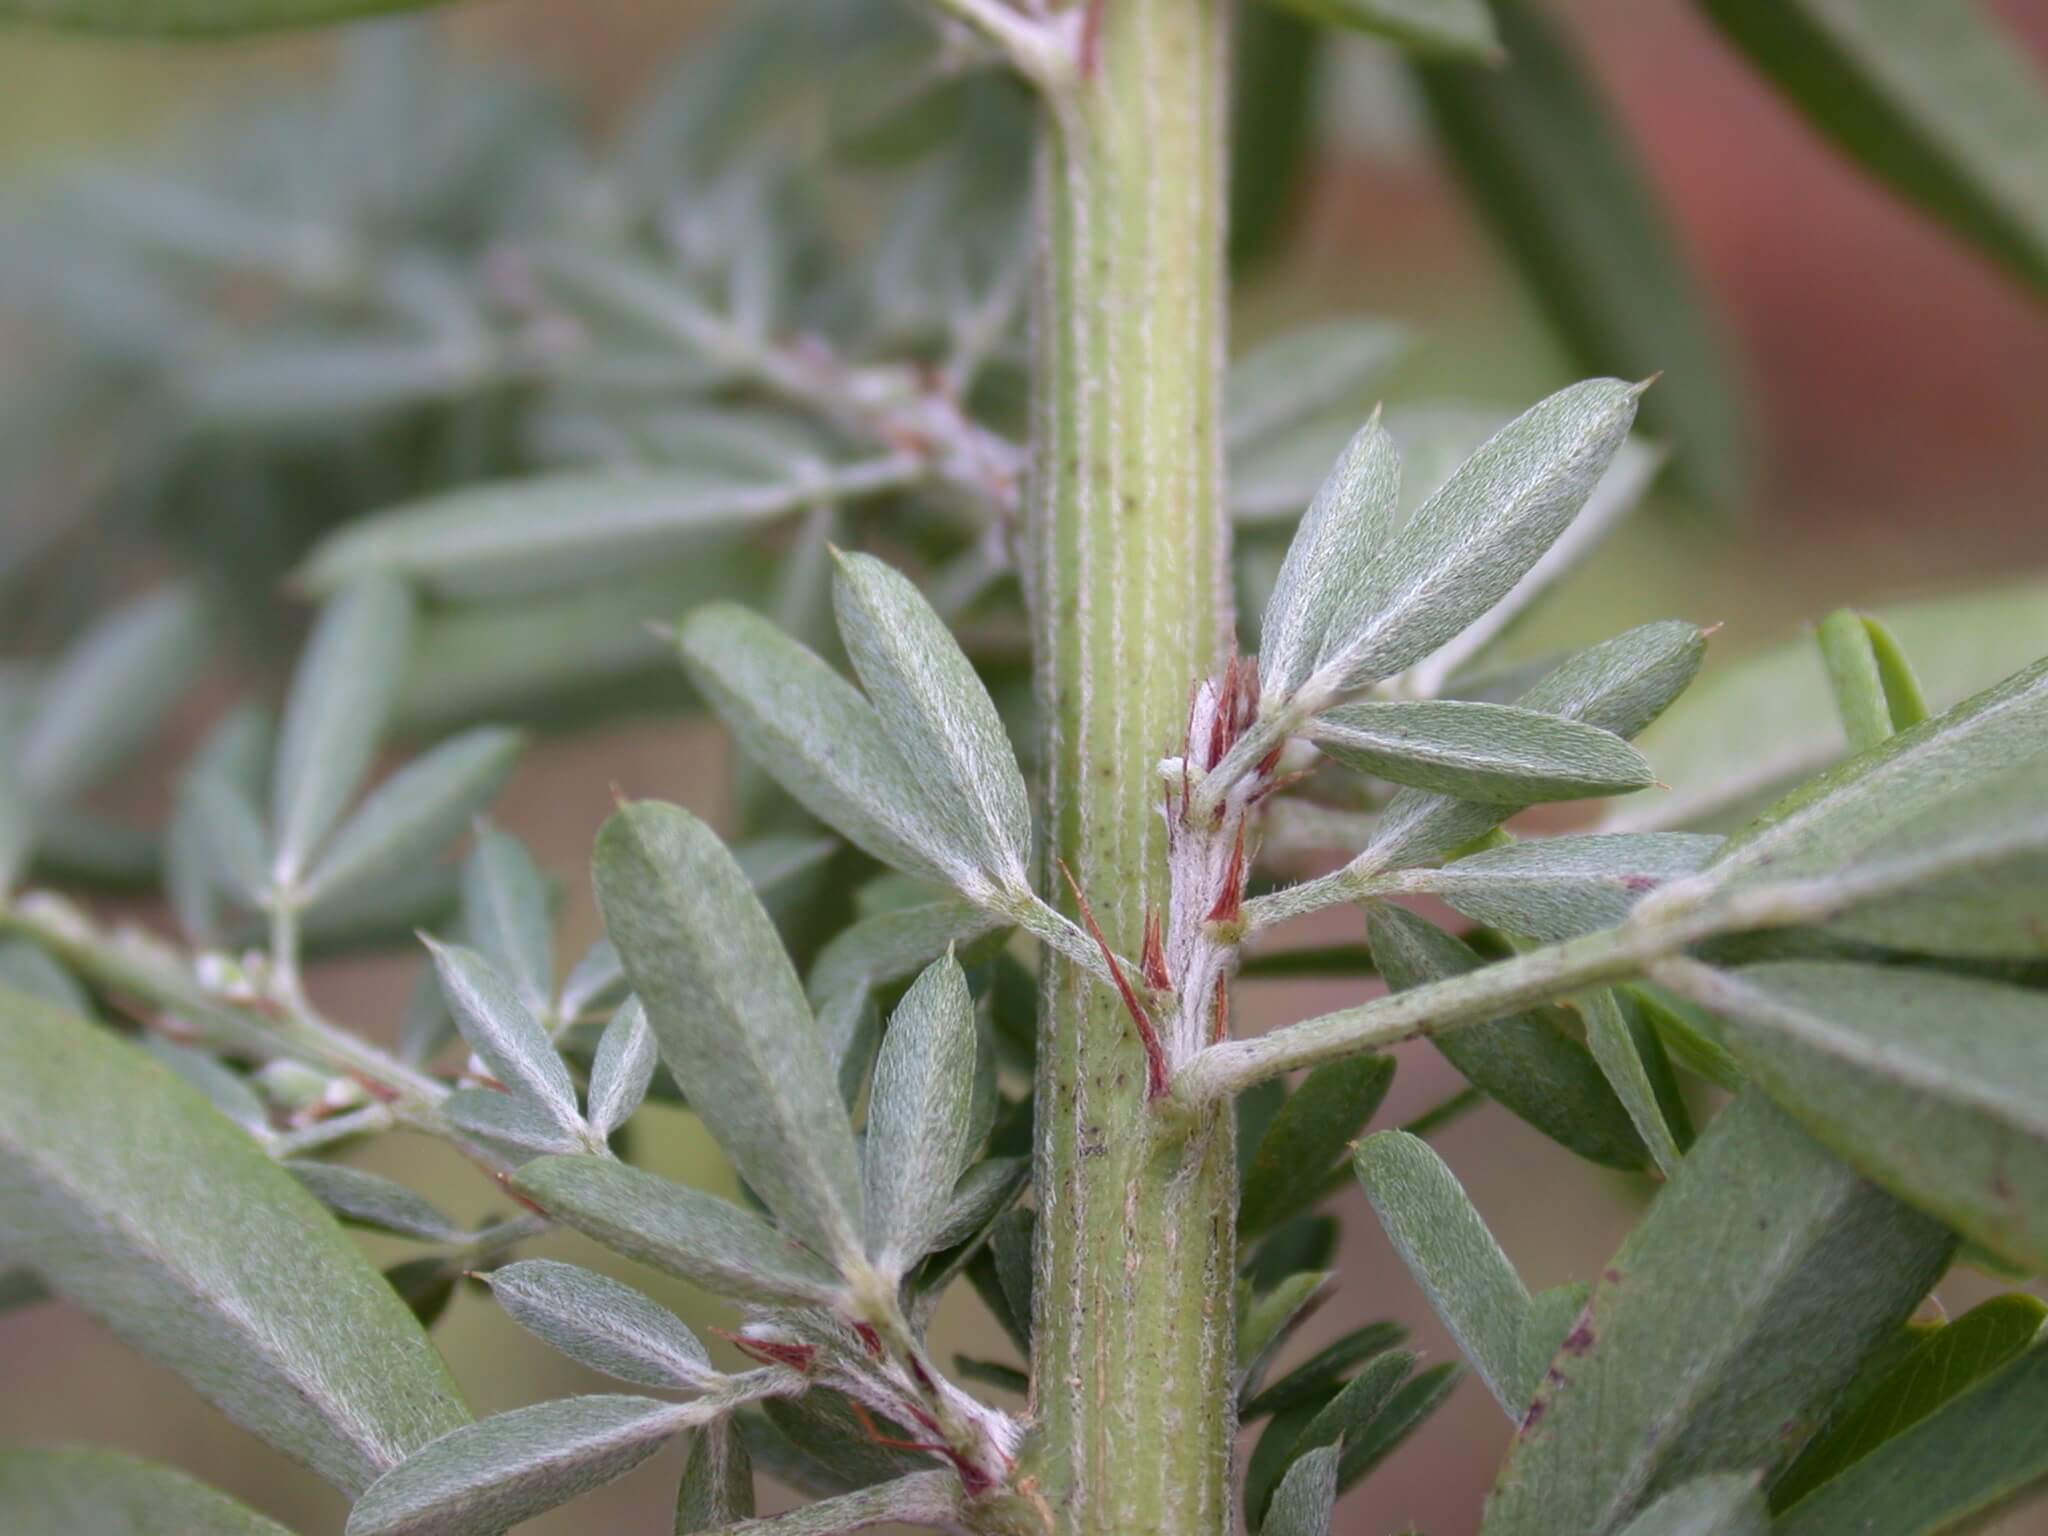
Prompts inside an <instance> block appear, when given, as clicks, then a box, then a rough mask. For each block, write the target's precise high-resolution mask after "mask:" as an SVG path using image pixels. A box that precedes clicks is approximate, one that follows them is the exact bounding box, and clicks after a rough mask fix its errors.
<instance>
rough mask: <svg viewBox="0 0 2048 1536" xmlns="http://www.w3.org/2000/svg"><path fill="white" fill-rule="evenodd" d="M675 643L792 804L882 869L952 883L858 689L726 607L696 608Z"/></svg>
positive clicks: (913, 782)
mask: <svg viewBox="0 0 2048 1536" xmlns="http://www.w3.org/2000/svg"><path fill="white" fill-rule="evenodd" d="M677 641H678V644H679V645H680V647H681V650H682V657H683V664H684V666H685V667H686V668H687V669H688V670H689V674H690V680H691V681H692V682H693V683H695V684H696V686H697V689H698V691H699V692H701V693H702V694H703V695H704V696H705V697H706V698H707V699H709V700H710V701H711V702H712V704H713V705H714V706H715V707H716V708H717V710H718V713H719V715H720V717H721V718H722V719H723V720H724V721H725V723H726V724H727V726H729V727H730V728H731V729H732V733H733V734H734V735H735V736H736V737H738V738H739V743H740V745H741V746H742V747H744V748H745V749H746V751H747V755H748V756H749V757H751V758H752V759H753V760H754V762H756V763H757V764H759V765H760V767H761V768H762V769H764V770H765V771H766V772H767V773H768V774H770V775H771V776H772V777H773V778H774V780H775V782H776V783H778V784H780V785H781V786H782V787H783V788H784V789H785V790H787V791H788V792H789V793H790V795H791V797H792V798H794V799H795V800H796V801H797V803H798V804H800V805H802V806H803V807H804V808H805V809H806V810H808V811H809V812H810V813H811V814H812V815H814V816H816V817H817V818H818V819H819V820H821V821H824V822H826V823H828V824H829V825H831V826H833V827H835V828H837V829H838V830H839V831H840V832H842V833H844V834H845V836H846V837H847V839H848V840H849V841H850V842H852V843H853V844H855V845H856V846H857V847H859V848H860V849H862V850H863V851H864V852H866V853H869V854H872V855H873V856H874V857H875V858H877V859H879V860H881V861H882V862H883V863H884V864H889V865H892V866H894V867H895V868H897V869H903V870H908V871H910V872H911V873H913V874H920V875H924V876H927V877H928V878H931V879H934V880H938V881H942V882H945V883H949V884H950V883H951V882H952V879H953V874H952V871H953V869H954V868H955V866H954V865H953V864H952V863H951V862H950V861H949V858H948V856H947V855H946V854H945V853H944V852H942V851H940V849H939V848H938V846H937V843H936V840H935V836H934V832H933V828H934V825H935V821H936V812H934V811H933V810H932V808H931V805H930V803H929V799H928V797H927V795H926V793H925V790H924V787H923V786H922V785H921V784H920V783H919V782H918V781H917V779H916V777H915V776H914V775H913V774H912V773H911V771H910V769H909V768H907V767H906V766H905V765H904V762H903V759H902V757H901V756H900V755H899V754H898V753H897V751H896V748H895V746H894V745H893V744H892V743H891V741H890V739H889V733H888V731H887V730H886V729H885V728H884V727H883V725H882V719H881V716H880V715H879V714H877V713H876V711H875V707H874V705H872V704H870V703H869V702H868V701H867V699H865V698H864V697H862V695H861V693H860V690H858V689H857V688H855V687H854V686H853V685H852V684H851V683H849V682H847V681H846V679H845V678H843V677H841V676H840V675H839V674H838V673H837V672H835V671H833V670H832V669H831V668H830V667H828V666H827V665H825V663H824V662H822V661H820V660H819V659H818V657H817V656H816V655H815V654H814V653H813V652H812V651H810V650H809V649H808V648H806V647H805V646H803V645H800V644H799V643H797V642H796V641H795V640H792V639H791V638H790V637H789V636H788V635H785V634H784V633H783V632H782V631H781V630H779V629H777V628H776V627H775V626H774V625H773V624H771V623H769V622H768V621H767V620H766V619H764V618H762V617H761V616H760V615H759V614H756V613H753V612H751V611H750V610H748V609H745V608H741V607H738V606H737V605H735V604H730V603H713V604H710V605H708V606H706V607H703V608H699V609H697V610H696V611H695V612H694V613H692V614H691V615H690V616H689V618H687V619H685V620H684V621H683V624H682V627H681V629H680V630H679V631H678V634H677Z"/></svg>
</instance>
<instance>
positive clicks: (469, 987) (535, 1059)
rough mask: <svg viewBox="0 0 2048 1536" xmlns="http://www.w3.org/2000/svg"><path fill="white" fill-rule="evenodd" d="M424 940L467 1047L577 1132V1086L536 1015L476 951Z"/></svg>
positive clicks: (514, 1087) (505, 1080)
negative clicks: (467, 1043) (467, 1044)
mask: <svg viewBox="0 0 2048 1536" xmlns="http://www.w3.org/2000/svg"><path fill="white" fill-rule="evenodd" d="M424 942H425V944H426V946H427V948H428V950H429V951H430V952H431V953H432V954H433V957H434V971H435V974H436V975H438V976H439V977H440V979H441V995H442V996H443V997H445V998H446V999H447V1000H448V1011H449V1012H450V1013H452V1014H453V1015H454V1016H455V1023H456V1027H457V1028H459V1029H460V1030H461V1031H462V1038H463V1039H464V1040H466V1041H468V1042H469V1047H470V1049H471V1050H473V1051H475V1052H476V1053H477V1055H478V1056H480V1057H482V1058H483V1061H484V1064H485V1065H486V1066H488V1067H489V1068H490V1069H491V1073H492V1075H493V1076H494V1077H496V1078H497V1079H498V1081H499V1082H501V1083H503V1084H504V1085H505V1086H506V1087H507V1088H509V1089H511V1090H512V1091H513V1092H514V1093H518V1094H523V1095H525V1096H526V1097H527V1098H529V1099H531V1100H532V1101H533V1102H534V1103H535V1104H536V1105H537V1106H539V1107H540V1108H541V1109H543V1110H545V1111H546V1112H547V1114H548V1116H549V1117H550V1118H551V1119H552V1120H554V1121H555V1123H556V1124H558V1125H560V1126H561V1127H562V1128H563V1129H564V1130H565V1131H568V1132H570V1133H571V1134H576V1133H580V1132H581V1130H582V1129H583V1117H582V1116H581V1115H580V1114H579V1113H578V1112H577V1109H576V1085H575V1083H574V1082H573V1081H571V1079H570V1077H569V1069H568V1067H566V1066H565V1065H563V1062H562V1056H561V1053H560V1052H559V1051H557V1050H556V1049H555V1043H554V1041H553V1040H551V1039H549V1038H548V1032H547V1030H546V1029H545V1028H543V1027H542V1025H541V1022H540V1020H538V1019H536V1018H535V1017H534V1016H533V1014H532V1013H531V1012H530V1011H529V1010H528V1009H527V1006H526V1004H525V1003H523V1002H521V1001H520V1000H519V998H518V996H517V994H515V993H514V992H513V990H512V988H511V986H510V985H509V984H508V983H507V982H506V980H505V978H504V977H503V976H501V975H499V974H498V972H497V971H495V970H494V969H492V967H491V965H490V963H489V962H488V961H486V960H485V959H484V957H483V956H481V955H479V954H478V953H477V952H476V951H475V950H473V949H465V948H463V947H462V946H461V945H459V944H442V943H438V942H436V941H435V940H433V939H426V940H425V941H424Z"/></svg>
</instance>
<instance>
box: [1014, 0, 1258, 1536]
mask: <svg viewBox="0 0 2048 1536" xmlns="http://www.w3.org/2000/svg"><path fill="white" fill-rule="evenodd" d="M1091 11H1092V14H1090V15H1089V16H1088V17H1087V19H1086V21H1085V24H1084V25H1083V26H1082V27H1081V28H1079V29H1078V31H1077V33H1076V38H1077V42H1076V48H1077V59H1076V62H1075V67H1074V70H1073V73H1072V75H1071V76H1070V77H1068V78H1067V79H1065V80H1063V81H1062V82H1061V86H1060V88H1058V89H1056V90H1054V91H1052V92H1051V93H1050V95H1051V97H1052V100H1051V103H1050V107H1049V116H1050V127H1049V129H1048V134H1047V141H1046V144H1045V146H1044V150H1043V153H1042V156H1041V162H1040V189H1039V214H1040V230H1041V238H1042V240H1043V241H1044V249H1043V251H1042V253H1041V262H1040V272H1039V287H1038V293H1037V306H1036V319H1035V334H1036V346H1037V381H1036V383H1037V391H1036V405H1035V423H1034V438H1035V441H1034V445H1033V448H1034V469H1033V486H1032V499H1031V537H1032V549H1031V559H1030V563H1029V569H1028V573H1027V574H1028V579H1029V583H1030V591H1031V597H1032V602H1033V615H1034V618H1033V622H1034V626H1035V631H1036V633H1035V636H1034V640H1035V647H1036V655H1037V665H1038V692H1039V702H1040V706H1041V718H1042V720H1043V721H1044V739H1043V741H1042V743H1041V746H1042V749H1043V751H1042V761H1043V763H1044V773H1045V793H1046V806H1045V809H1046V815H1045V817H1044V820H1043V824H1044V826H1045V829H1046V833H1047V839H1048V848H1047V850H1046V851H1047V853H1048V855H1049V856H1050V857H1049V858H1048V865H1050V863H1051V858H1054V857H1056V858H1058V859H1062V860H1064V861H1065V863H1066V864H1067V866H1068V867H1069V869H1071V871H1072V872H1073V876H1074V879H1075V881H1076V883H1077V884H1078V887H1079V889H1080V891H1081V892H1082V894H1083V895H1084V896H1085V897H1086V899H1087V900H1088V901H1089V902H1090V903H1091V904H1092V906H1093V909H1094V915H1095V917H1096V919H1097V920H1098V921H1099V922H1100V924H1101V927H1102V930H1103V933H1104V935H1105V938H1106V941H1107V943H1108V944H1109V945H1110V946H1111V947H1112V948H1113V949H1115V950H1116V951H1118V952H1120V953H1123V954H1135V953H1137V951H1138V950H1139V948H1140V946H1141V945H1142V942H1143V937H1144V920H1145V914H1146V913H1147V911H1148V910H1150V911H1155V912H1163V911H1164V910H1165V905H1166V896H1167V892H1166V847H1165V827H1164V824H1163V822H1162V820H1161V817H1160V805H1161V800H1160V784H1159V781H1158V779H1157V777H1156V775H1155V773H1154V771H1153V765H1154V764H1155V763H1156V762H1157V761H1158V759H1159V758H1160V757H1162V756H1163V755H1166V754H1167V753H1169V752H1172V751H1176V750H1178V747H1179V742H1180V737H1181V732H1182V731H1183V729H1184V726H1185V720H1186V713H1187V708H1188V697H1189V688H1190V685H1191V683H1192V682H1193V681H1194V679H1196V678H1198V677H1204V676H1207V675H1208V674H1209V673H1210V672H1211V671H1212V670H1213V669H1214V667H1215V665H1216V663H1217V660H1218V650H1219V646H1220V643H1221V637H1222V635H1223V633H1224V624H1223V619H1222V615H1223V613H1224V594H1225V590H1226V588H1225V571H1226V550H1225V545H1224V533H1223V528H1222V522H1221V517H1220V511H1219V508H1220V496H1219V491H1220V486H1219V481H1220V478H1221V471H1220V453H1219V448H1218V436H1217V412H1218V404H1219V377H1220V372H1221V364H1222V361H1223V349H1224V342H1223V320H1222V300H1223V293H1222V283H1223V269H1222V253H1223V233H1224V178H1223V150H1222V139H1221V126H1222V123H1223V119H1224V117H1225V115H1226V97H1225V91H1224V45H1225V41H1226V39H1225V31H1226V26H1225V12H1224V8H1223V6H1222V5H1221V4H1220V0H1106V3H1105V0H1093V3H1092V6H1091ZM1077 19H1078V18H1077ZM1049 872H1050V871H1049ZM1063 885H1064V882H1062V881H1060V880H1059V878H1058V877H1057V875H1054V876H1053V878H1052V879H1050V880H1048V881H1046V883H1045V884H1044V885H1043V886H1041V889H1045V890H1048V891H1058V892H1059V893H1060V898H1061V900H1062V901H1064V902H1065V903H1066V907H1065V910H1067V911H1068V912H1070V913H1077V911H1078V904H1077V903H1075V902H1074V901H1073V898H1072V897H1071V896H1070V895H1069V894H1068V893H1067V892H1066V891H1065V890H1064V889H1063ZM1039 1034H1040V1043H1039V1099H1038V1103H1039V1118H1038V1136H1039V1140H1038V1154H1037V1170H1036V1172H1037V1177H1036V1189H1037V1199H1038V1205H1039V1220H1038V1254H1037V1266H1038V1272H1037V1284H1036V1288H1035V1307H1034V1310H1035V1314H1036V1315H1035V1319H1034V1326H1035V1349H1034V1368H1035V1369H1034V1381H1033V1402H1034V1408H1035V1412H1036V1415H1037V1418H1038V1421H1039V1424H1040V1426H1041V1428H1042V1436H1043V1438H1042V1442H1041V1450H1040V1455H1041V1457H1042V1460H1041V1462H1040V1464H1039V1466H1038V1467H1037V1469H1036V1473H1037V1478H1038V1488H1039V1491H1040V1492H1041V1494H1042V1495H1043V1497H1044V1499H1045V1504H1046V1507H1047V1508H1049V1509H1050V1510H1051V1512H1052V1517H1053V1520H1054V1522H1055V1524H1056V1526H1057V1529H1058V1530H1060V1531H1062V1532H1072V1533H1087V1536H1108V1533H1111V1532H1115V1533H1118V1536H1139V1533H1146V1532H1157V1533H1174V1536H1195V1533H1211V1532H1223V1531H1226V1530H1228V1529H1229V1528H1230V1524H1231V1521H1230V1510H1229V1483H1230V1477H1229V1452H1230V1440H1231V1433H1232V1430H1233V1428H1234V1423H1233V1418H1234V1415H1233V1410H1232V1407H1231V1403H1230V1393H1229V1380H1228V1378H1229V1373H1230V1368H1231V1350H1232V1315H1231V1313H1232V1285H1231V1264H1232V1257H1233V1250H1234V1234H1233V1231H1232V1222H1233V1215H1234V1211H1235V1206H1236V1184H1235V1181H1236V1176H1235V1170H1234V1162H1233V1153H1232V1146H1231V1136H1230V1129H1229V1119H1228V1109H1227V1106H1224V1105H1221V1104H1215V1105H1210V1106H1207V1107H1205V1108H1204V1109H1203V1110H1201V1111H1200V1112H1199V1113H1198V1114H1197V1115H1196V1116H1195V1117H1194V1118H1193V1123H1192V1129H1189V1127H1188V1126H1187V1125H1186V1124H1185V1123H1183V1124H1182V1125H1181V1126H1180V1128H1179V1129H1178V1130H1177V1131H1176V1132H1175V1133H1174V1134H1172V1135H1170V1136H1166V1137H1161V1136H1160V1135H1159V1133H1158V1122H1159V1120H1160V1119H1161V1116H1160V1114H1159V1112H1158V1109H1157V1108H1156V1107H1154V1106H1148V1104H1147V1101H1146V1061H1145V1057H1144V1054H1143V1052H1142V1050H1141V1049H1140V1047H1139V1044H1138V1040H1137V1032H1136V1030H1135V1029H1134V1026H1133V1022H1132V1019H1131V1018H1130V1016H1129V1015H1128V1014H1127V1013H1126V1012H1125V1009H1124V1005H1123V1003H1122V1002H1121V1001H1120V1000H1119V998H1118V996H1117V994H1116V992H1115V991H1114V990H1112V989H1111V988H1109V987H1107V986H1105V985H1103V983H1102V982H1101V981H1100V980H1099V979H1097V978H1096V977H1095V976H1093V975H1091V974H1090V973H1089V972H1088V971H1087V970H1085V969H1084V968H1083V967H1081V966H1080V965H1078V964H1076V963H1074V962H1073V961H1072V960H1070V959H1066V958H1062V957H1060V956H1058V955H1055V954H1048V957H1047V965H1046V971H1045V980H1044V984H1043V992H1042V995H1041V999H1040V1023H1039Z"/></svg>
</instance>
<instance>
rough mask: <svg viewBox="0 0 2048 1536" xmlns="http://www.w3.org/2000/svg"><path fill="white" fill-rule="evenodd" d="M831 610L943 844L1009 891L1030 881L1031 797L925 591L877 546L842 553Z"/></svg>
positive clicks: (976, 680) (982, 692) (983, 692)
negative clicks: (880, 555) (872, 551)
mask: <svg viewBox="0 0 2048 1536" xmlns="http://www.w3.org/2000/svg"><path fill="white" fill-rule="evenodd" d="M836 558H837V560H838V562H839V565H838V569H837V570H836V571H835V572H834V573H833V577H832V609H833V612H834V613H835V614H836V615H837V616H838V620H839V634H840V638H841V639H842V640H844V641H845V643H846V653H847V655H848V657H850V658H851V659H852V662H853V668H854V671H855V672H857V673H858V674H859V675H860V680H861V684H862V686H863V687H865V688H866V689H867V694H868V698H869V699H870V700H871V701H872V702H873V704H874V707H875V710H876V713H877V714H878V715H879V716H880V717H881V721H882V725H883V728H884V729H885V730H886V731H887V732H888V734H889V737H890V739H891V740H892V741H893V742H894V743H895V745H896V749H897V751H898V753H899V754H900V755H901V757H902V758H903V761H904V763H905V765H906V766H907V767H908V768H909V770H910V772H911V773H912V774H913V775H914V776H915V777H916V778H917V779H918V780H919V781H920V782H921V783H923V784H924V785H925V786H926V792H927V796H928V798H929V800H930V803H931V806H932V809H933V811H934V812H935V813H936V814H937V816H938V818H939V825H940V826H941V827H942V828H943V829H944V834H945V839H946V843H947V845H948V846H949V848H950V850H951V851H952V852H953V853H955V855H956V856H957V857H959V858H960V859H961V860H963V861H966V862H970V863H971V864H972V866H973V867H974V868H975V869H976V870H977V871H978V872H979V873H981V874H982V875H984V876H985V877H987V878H988V879H992V880H994V881H995V882H996V883H997V884H998V885H1002V886H1007V887H1008V888H1010V889H1011V890H1028V889H1029V888H1030V883H1031V882H1030V877H1029V876H1028V875H1027V874H1026V873H1025V867H1026V864H1027V862H1028V861H1029V859H1030V857H1031V803H1030V798H1029V796H1028V795H1027V794H1026V793H1025V790H1024V774H1023V771H1022V770H1021V769H1020V768H1019V767H1018V766H1017V754H1016V752H1015V750H1014V749H1013V748H1012V747H1011V745H1010V738H1009V735H1008V734H1007V733H1006V732H1005V731H1004V729H1003V722H1002V720H1001V719H1000V718H999V717H998V716H997V714H996V708H995V704H994V702H993V701H992V700H990V698H989V696H988V689H987V688H986V687H985V686H983V684H982V681H981V678H980V677H979V676H977V675H976V673H975V670H974V666H973V664H972V663H971V662H969V661H968V659H967V656H966V654H965V653H964V652H963V651H962V650H961V649H960V645H959V642H958V641H956V640H955V639H954V638H953V635H952V631H950V630H948V629H947V628H946V625H945V621H944V620H942V619H941V618H940V617H939V616H938V614H937V613H935V612H934V611H933V610H932V606H931V604H930V603H928V602H926V601H925V597H924V594H923V593H922V592H920V591H918V590H917V588H916V587H915V586H913V585H911V583H910V581H909V580H908V579H907V578H906V577H904V576H903V574H902V573H901V572H899V571H896V570H893V569H891V568H890V567H889V566H887V565H885V564H883V563H882V562H881V561H880V560H877V559H875V558H874V557H873V556H872V555H859V554H852V555H849V554H839V555H837V556H836Z"/></svg>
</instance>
